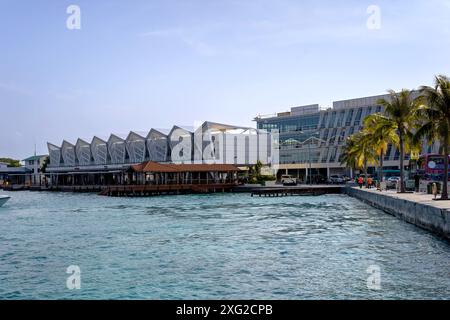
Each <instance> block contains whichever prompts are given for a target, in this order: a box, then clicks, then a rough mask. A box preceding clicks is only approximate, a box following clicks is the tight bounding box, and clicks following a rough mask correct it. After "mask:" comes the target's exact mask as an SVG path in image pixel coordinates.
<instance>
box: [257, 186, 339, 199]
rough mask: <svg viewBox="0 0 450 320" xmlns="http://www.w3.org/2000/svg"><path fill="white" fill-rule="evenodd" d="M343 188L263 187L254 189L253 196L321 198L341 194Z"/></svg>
mask: <svg viewBox="0 0 450 320" xmlns="http://www.w3.org/2000/svg"><path fill="white" fill-rule="evenodd" d="M342 188H345V186H340V185H315V186H293V187H290V186H289V187H288V186H280V187H262V188H253V189H252V190H251V196H252V197H253V196H259V197H286V196H320V195H324V194H340V193H342Z"/></svg>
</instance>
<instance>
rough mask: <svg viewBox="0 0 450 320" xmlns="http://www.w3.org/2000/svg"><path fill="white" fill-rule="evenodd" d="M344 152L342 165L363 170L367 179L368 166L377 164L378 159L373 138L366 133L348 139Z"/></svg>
mask: <svg viewBox="0 0 450 320" xmlns="http://www.w3.org/2000/svg"><path fill="white" fill-rule="evenodd" d="M342 152H343V153H342V158H341V163H342V164H346V165H347V166H349V167H352V168H356V169H362V170H363V172H364V175H365V177H367V170H368V165H369V164H370V163H376V158H377V157H376V153H375V148H374V147H373V142H372V137H371V135H370V134H369V133H367V132H364V131H361V132H358V133H355V134H354V135H352V136H350V137H348V138H347V141H346V144H345V146H344V148H343V150H342ZM366 183H367V179H366Z"/></svg>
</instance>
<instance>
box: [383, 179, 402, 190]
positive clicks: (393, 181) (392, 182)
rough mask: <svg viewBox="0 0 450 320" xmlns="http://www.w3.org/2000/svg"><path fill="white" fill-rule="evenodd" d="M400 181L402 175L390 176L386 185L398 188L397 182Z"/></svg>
mask: <svg viewBox="0 0 450 320" xmlns="http://www.w3.org/2000/svg"><path fill="white" fill-rule="evenodd" d="M399 181H400V177H389V178H388V179H387V180H386V187H387V188H396V187H397V183H398V182H399Z"/></svg>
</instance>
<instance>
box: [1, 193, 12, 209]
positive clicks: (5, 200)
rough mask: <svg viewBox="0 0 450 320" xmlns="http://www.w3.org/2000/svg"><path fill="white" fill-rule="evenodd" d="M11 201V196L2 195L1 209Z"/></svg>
mask: <svg viewBox="0 0 450 320" xmlns="http://www.w3.org/2000/svg"><path fill="white" fill-rule="evenodd" d="M9 199H11V197H10V196H2V195H0V207H1V206H2V205H4V204H5V203H6V202H7V201H8V200H9Z"/></svg>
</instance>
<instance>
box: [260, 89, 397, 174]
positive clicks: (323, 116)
mask: <svg viewBox="0 0 450 320" xmlns="http://www.w3.org/2000/svg"><path fill="white" fill-rule="evenodd" d="M380 98H387V96H379V97H369V98H362V99H353V100H345V101H339V102H335V103H333V106H334V107H333V108H331V109H327V110H319V111H318V112H315V113H312V114H304V115H301V116H298V115H295V116H294V115H289V113H288V112H285V113H283V114H282V115H280V116H277V117H270V118H257V119H256V121H257V127H258V129H264V130H274V129H276V130H279V131H280V163H281V164H282V165H283V164H286V165H288V164H289V165H293V164H300V165H302V164H303V166H300V168H305V167H307V166H305V164H308V163H309V161H310V159H311V163H312V164H314V163H316V164H321V166H322V167H323V165H324V164H325V165H326V166H329V167H339V168H341V167H342V165H341V163H340V160H341V159H342V154H341V151H342V147H343V146H344V144H345V141H346V139H347V138H348V137H349V136H351V135H353V134H354V133H356V132H358V131H360V130H361V129H362V126H363V120H364V118H365V117H366V116H368V115H370V114H373V113H375V112H382V111H383V108H382V106H380V105H377V103H376V102H377V100H378V99H380ZM316 138H317V139H316ZM311 141H312V143H311ZM390 148H391V149H392V146H390ZM388 151H389V153H388V154H387V155H386V160H391V161H392V160H394V159H395V157H394V154H395V153H394V152H393V153H392V155H390V150H388Z"/></svg>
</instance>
